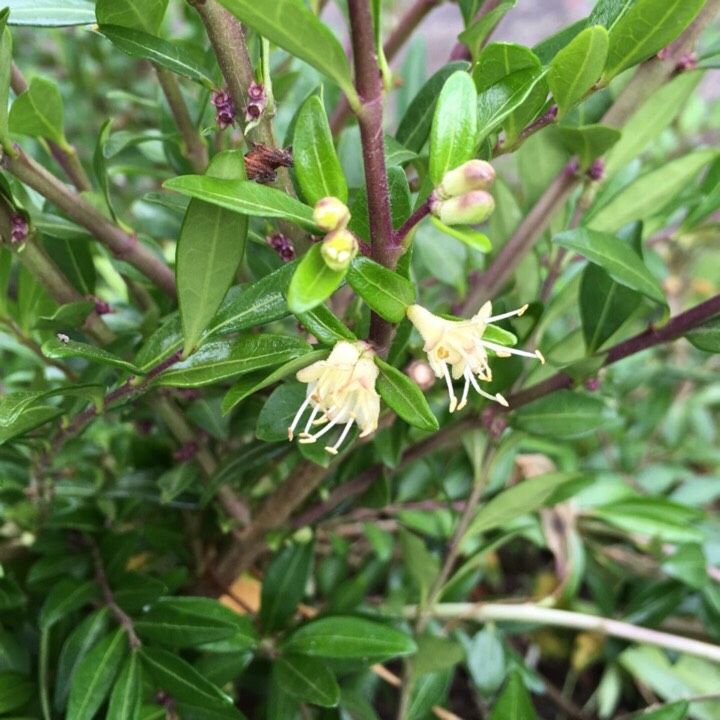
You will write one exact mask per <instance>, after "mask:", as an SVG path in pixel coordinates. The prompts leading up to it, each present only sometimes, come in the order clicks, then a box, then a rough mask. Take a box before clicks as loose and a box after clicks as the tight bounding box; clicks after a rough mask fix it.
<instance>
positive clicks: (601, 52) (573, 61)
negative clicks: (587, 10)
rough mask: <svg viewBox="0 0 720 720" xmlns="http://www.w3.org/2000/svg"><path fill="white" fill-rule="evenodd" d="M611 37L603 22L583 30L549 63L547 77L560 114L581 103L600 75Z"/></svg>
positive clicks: (603, 67)
mask: <svg viewBox="0 0 720 720" xmlns="http://www.w3.org/2000/svg"><path fill="white" fill-rule="evenodd" d="M609 45H610V40H609V37H608V32H607V30H606V29H605V28H604V27H603V26H602V25H595V26H594V27H589V28H587V29H585V30H583V31H582V32H581V33H580V34H579V35H578V36H577V37H576V38H574V39H573V41H572V42H571V43H570V44H569V45H568V46H567V47H564V48H563V49H562V50H561V51H560V52H559V53H558V54H557V55H556V56H555V57H554V58H553V61H552V63H551V64H550V71H549V72H548V76H547V80H548V84H549V85H550V91H551V92H552V94H553V97H554V98H555V102H556V103H557V106H558V109H559V115H560V116H562V115H564V114H565V113H566V112H567V111H568V110H569V109H570V108H571V107H573V105H576V104H577V103H579V102H580V101H581V100H582V99H583V98H584V97H585V96H586V95H587V93H588V92H589V91H590V90H591V89H592V87H593V86H594V85H595V83H596V82H597V81H598V80H599V79H600V76H601V75H602V72H603V70H604V69H605V62H606V61H607V55H608V47H609Z"/></svg>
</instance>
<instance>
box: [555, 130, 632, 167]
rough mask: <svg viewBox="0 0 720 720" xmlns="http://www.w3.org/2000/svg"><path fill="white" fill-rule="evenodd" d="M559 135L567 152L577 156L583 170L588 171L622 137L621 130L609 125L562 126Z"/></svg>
mask: <svg viewBox="0 0 720 720" xmlns="http://www.w3.org/2000/svg"><path fill="white" fill-rule="evenodd" d="M558 133H559V135H560V139H561V140H562V143H563V145H564V146H565V148H566V149H567V151H568V152H570V153H572V154H573V155H576V156H577V158H578V162H579V163H580V169H581V170H587V169H588V168H589V167H590V165H591V164H592V163H593V162H594V161H595V160H597V159H598V158H599V157H600V156H602V155H604V154H605V153H606V152H607V151H608V150H609V149H610V148H611V147H612V146H613V145H615V143H617V142H618V141H619V140H620V138H621V136H622V133H621V132H620V130H617V129H615V128H611V127H608V126H607V125H583V126H582V127H571V126H561V127H559V128H558Z"/></svg>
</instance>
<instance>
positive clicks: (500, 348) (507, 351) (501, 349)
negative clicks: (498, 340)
mask: <svg viewBox="0 0 720 720" xmlns="http://www.w3.org/2000/svg"><path fill="white" fill-rule="evenodd" d="M480 342H481V343H482V344H483V345H484V346H485V347H488V348H490V349H491V350H494V351H495V352H496V353H497V354H498V357H508V356H510V355H522V356H523V357H530V358H536V359H539V358H538V356H537V355H536V354H535V353H531V352H526V351H525V350H516V349H515V348H510V347H505V346H504V345H496V344H495V343H493V342H488V341H487V340H481V341H480Z"/></svg>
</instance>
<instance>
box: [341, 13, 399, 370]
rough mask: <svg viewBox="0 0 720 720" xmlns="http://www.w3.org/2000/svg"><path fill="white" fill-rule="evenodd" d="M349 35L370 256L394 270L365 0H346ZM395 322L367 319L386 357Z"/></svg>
mask: <svg viewBox="0 0 720 720" xmlns="http://www.w3.org/2000/svg"><path fill="white" fill-rule="evenodd" d="M348 11H349V14H350V35H351V41H352V49H353V59H354V61H355V87H356V88H357V91H358V95H359V96H360V102H361V104H360V107H359V109H358V112H357V119H358V124H359V126H360V139H361V141H362V149H363V165H364V167H365V184H366V186H367V198H368V215H369V218H370V235H371V239H372V249H371V257H372V259H373V260H375V262H377V263H380V264H381V265H384V266H385V267H387V268H389V269H391V270H394V269H395V265H396V264H397V259H398V257H399V251H398V249H397V248H396V247H395V246H394V243H393V226H392V215H391V213H390V194H389V191H388V181H387V170H386V168H385V143H384V140H383V106H382V102H383V84H382V77H381V75H380V69H379V67H378V62H377V53H376V50H375V39H374V37H373V21H372V14H371V12H370V4H369V1H368V0H349V2H348ZM393 332H394V326H393V325H392V324H391V323H388V322H387V321H386V320H383V319H382V318H381V317H379V316H378V315H377V314H376V313H373V314H372V317H371V320H370V341H371V342H372V343H373V345H374V346H375V349H376V350H377V352H378V354H379V355H381V356H382V357H386V356H387V353H388V351H389V350H390V343H391V342H392V336H393Z"/></svg>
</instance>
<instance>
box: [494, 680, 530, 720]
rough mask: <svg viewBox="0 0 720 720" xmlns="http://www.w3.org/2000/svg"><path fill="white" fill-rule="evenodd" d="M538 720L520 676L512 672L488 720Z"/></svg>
mask: <svg viewBox="0 0 720 720" xmlns="http://www.w3.org/2000/svg"><path fill="white" fill-rule="evenodd" d="M509 718H512V719H513V720H538V716H537V713H536V712H535V708H534V707H533V704H532V701H531V700H530V694H529V693H528V691H527V689H526V688H525V683H524V682H523V679H522V675H520V672H519V671H518V670H513V673H512V675H510V679H509V680H508V681H507V684H506V685H505V687H504V688H503V691H502V693H501V694H500V697H499V698H498V700H497V702H496V703H495V706H494V707H493V711H492V713H490V717H489V718H488V720H509Z"/></svg>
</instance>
